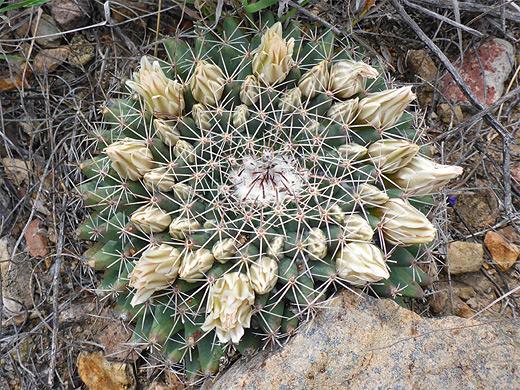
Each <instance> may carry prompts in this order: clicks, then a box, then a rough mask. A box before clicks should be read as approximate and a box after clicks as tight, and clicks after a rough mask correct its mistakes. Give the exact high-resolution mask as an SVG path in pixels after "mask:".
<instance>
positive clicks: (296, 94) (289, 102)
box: [278, 87, 302, 114]
mask: <svg viewBox="0 0 520 390" xmlns="http://www.w3.org/2000/svg"><path fill="white" fill-rule="evenodd" d="M301 104H302V91H301V90H300V88H298V87H296V88H292V89H290V90H288V91H287V92H286V93H285V94H284V95H283V96H282V97H281V98H280V100H279V101H278V108H279V109H280V110H282V112H284V113H286V114H287V113H290V112H293V111H294V110H296V109H297V108H298V107H300V105H301Z"/></svg>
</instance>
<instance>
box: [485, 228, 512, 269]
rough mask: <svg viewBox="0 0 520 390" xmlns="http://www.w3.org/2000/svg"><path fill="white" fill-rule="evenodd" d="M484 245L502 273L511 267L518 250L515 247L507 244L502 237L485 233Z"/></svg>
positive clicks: (492, 233) (493, 233)
mask: <svg viewBox="0 0 520 390" xmlns="http://www.w3.org/2000/svg"><path fill="white" fill-rule="evenodd" d="M484 244H486V247H487V248H488V249H489V251H490V252H491V256H492V257H493V260H494V261H495V263H497V265H498V267H499V268H500V269H501V270H502V271H507V270H508V269H509V268H511V267H512V266H513V264H514V263H515V261H516V259H517V258H518V254H519V253H520V250H519V249H518V247H517V246H516V245H513V244H511V243H509V242H507V241H506V240H505V239H504V238H503V237H502V236H500V235H499V234H498V233H495V232H491V231H490V232H487V233H486V237H485V238H484Z"/></svg>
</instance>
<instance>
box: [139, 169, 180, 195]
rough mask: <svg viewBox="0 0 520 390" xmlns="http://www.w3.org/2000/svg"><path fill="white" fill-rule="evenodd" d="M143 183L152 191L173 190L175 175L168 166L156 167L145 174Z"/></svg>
mask: <svg viewBox="0 0 520 390" xmlns="http://www.w3.org/2000/svg"><path fill="white" fill-rule="evenodd" d="M143 184H144V186H145V187H146V188H147V189H148V190H149V191H150V192H153V191H154V190H159V191H162V192H168V191H171V190H172V188H173V185H174V184H175V176H174V175H173V173H172V172H171V171H170V170H168V169H167V168H163V167H161V168H154V169H152V170H150V171H148V172H146V173H145V174H144V176H143Z"/></svg>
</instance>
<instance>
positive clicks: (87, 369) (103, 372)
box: [78, 351, 136, 390]
mask: <svg viewBox="0 0 520 390" xmlns="http://www.w3.org/2000/svg"><path fill="white" fill-rule="evenodd" d="M78 374H79V376H80V377H81V380H82V381H83V383H85V385H87V387H88V388H89V390H135V388H136V380H135V375H134V372H133V370H132V366H131V365H130V364H127V363H119V362H110V361H108V360H107V359H105V357H104V356H103V354H102V353H101V352H87V351H84V352H80V354H79V356H78Z"/></svg>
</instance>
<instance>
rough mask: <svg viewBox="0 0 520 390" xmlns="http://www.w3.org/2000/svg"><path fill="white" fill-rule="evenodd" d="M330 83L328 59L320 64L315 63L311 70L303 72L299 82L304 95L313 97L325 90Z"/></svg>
mask: <svg viewBox="0 0 520 390" xmlns="http://www.w3.org/2000/svg"><path fill="white" fill-rule="evenodd" d="M328 84H329V68H328V61H327V60H323V61H321V62H320V63H319V64H318V65H315V66H314V67H313V68H312V69H311V70H309V71H308V72H305V73H304V74H303V76H302V77H301V78H300V82H299V83H298V87H299V88H300V90H301V91H302V95H303V96H304V97H306V98H309V99H312V98H313V97H315V96H316V95H317V94H318V93H319V92H325V91H326V90H327V86H328Z"/></svg>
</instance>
